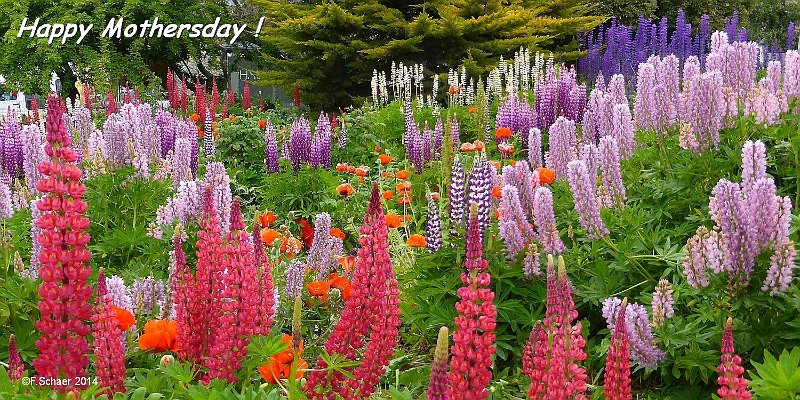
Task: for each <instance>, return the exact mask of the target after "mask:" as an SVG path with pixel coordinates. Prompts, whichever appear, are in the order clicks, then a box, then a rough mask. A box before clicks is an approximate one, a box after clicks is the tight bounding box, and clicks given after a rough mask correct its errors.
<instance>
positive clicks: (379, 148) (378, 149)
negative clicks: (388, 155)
mask: <svg viewBox="0 0 800 400" xmlns="http://www.w3.org/2000/svg"><path fill="white" fill-rule="evenodd" d="M372 150H375V152H376V153H380V152H382V151H383V149H382V148H381V147H380V146H375V148H374V149H372Z"/></svg>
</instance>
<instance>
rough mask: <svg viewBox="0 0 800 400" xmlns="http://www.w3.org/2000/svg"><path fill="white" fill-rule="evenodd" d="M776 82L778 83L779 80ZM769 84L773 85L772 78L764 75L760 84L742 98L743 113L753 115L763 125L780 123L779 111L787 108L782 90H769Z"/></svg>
mask: <svg viewBox="0 0 800 400" xmlns="http://www.w3.org/2000/svg"><path fill="white" fill-rule="evenodd" d="M779 66H780V65H779ZM779 79H780V77H779ZM778 82H779V83H780V80H778ZM762 84H763V85H762ZM770 86H773V84H772V80H771V79H770V78H769V77H765V78H763V79H762V80H761V84H759V85H758V86H756V87H754V88H753V89H752V90H750V93H748V94H747V97H746V98H745V99H744V113H745V115H755V117H756V123H757V124H762V125H764V126H767V125H774V124H777V123H780V122H781V113H782V112H785V111H788V109H789V105H788V102H787V99H786V97H785V96H784V95H783V92H781V91H779V90H776V91H771V90H770V89H769V87H770Z"/></svg>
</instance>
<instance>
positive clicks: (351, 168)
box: [347, 165, 356, 174]
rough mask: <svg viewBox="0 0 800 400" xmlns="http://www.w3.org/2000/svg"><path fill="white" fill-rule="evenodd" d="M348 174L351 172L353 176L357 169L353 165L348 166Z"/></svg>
mask: <svg viewBox="0 0 800 400" xmlns="http://www.w3.org/2000/svg"><path fill="white" fill-rule="evenodd" d="M347 172H349V173H351V174H353V173H355V172H356V167H354V166H352V165H348V166H347Z"/></svg>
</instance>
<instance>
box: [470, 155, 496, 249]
mask: <svg viewBox="0 0 800 400" xmlns="http://www.w3.org/2000/svg"><path fill="white" fill-rule="evenodd" d="M492 172H495V171H494V168H492V166H491V165H489V162H488V161H487V160H486V154H484V153H480V154H478V155H477V156H475V159H474V160H473V161H472V170H471V171H470V173H469V186H468V191H467V192H468V193H467V202H468V203H469V204H471V203H476V204H477V205H478V224H479V225H480V230H481V233H482V234H483V233H486V228H487V227H488V226H489V211H490V208H491V206H492V193H491V191H492V187H494V184H493V179H492Z"/></svg>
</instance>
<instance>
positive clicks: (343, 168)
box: [336, 163, 348, 172]
mask: <svg viewBox="0 0 800 400" xmlns="http://www.w3.org/2000/svg"><path fill="white" fill-rule="evenodd" d="M347 167H348V165H347V163H338V164H336V170H337V171H339V172H344V171H347Z"/></svg>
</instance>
